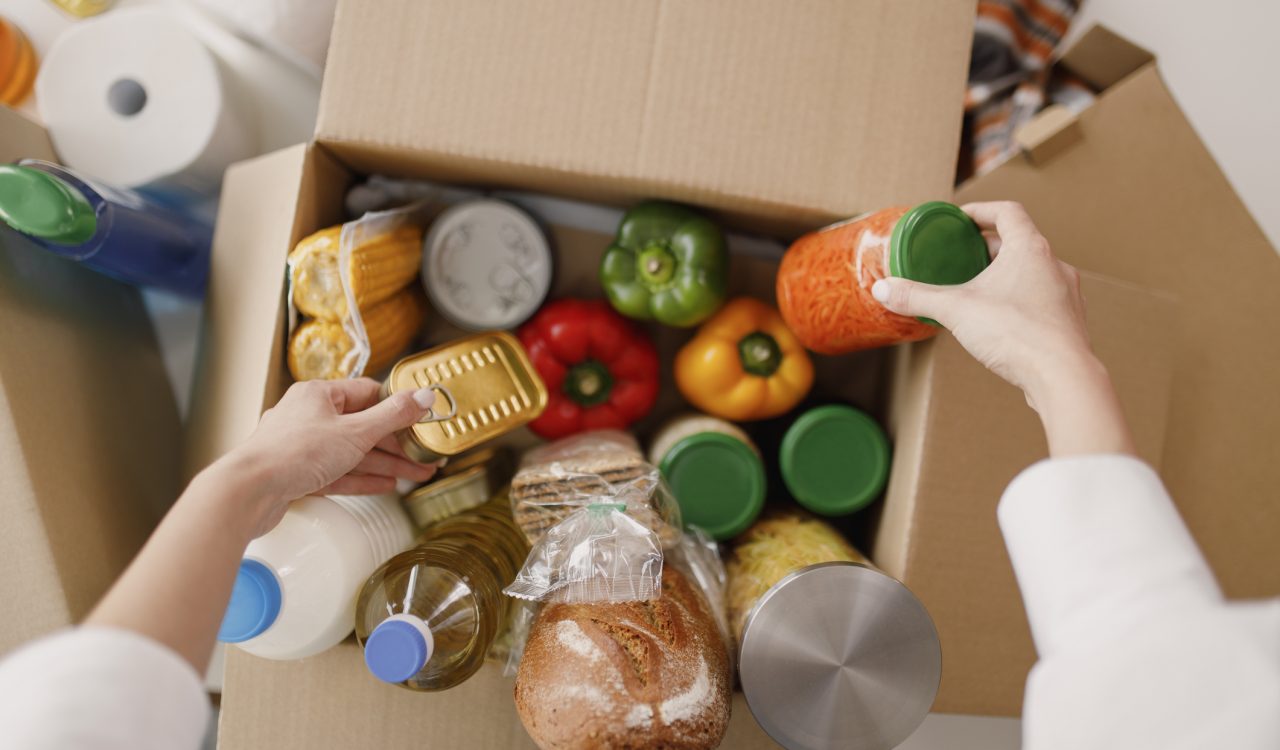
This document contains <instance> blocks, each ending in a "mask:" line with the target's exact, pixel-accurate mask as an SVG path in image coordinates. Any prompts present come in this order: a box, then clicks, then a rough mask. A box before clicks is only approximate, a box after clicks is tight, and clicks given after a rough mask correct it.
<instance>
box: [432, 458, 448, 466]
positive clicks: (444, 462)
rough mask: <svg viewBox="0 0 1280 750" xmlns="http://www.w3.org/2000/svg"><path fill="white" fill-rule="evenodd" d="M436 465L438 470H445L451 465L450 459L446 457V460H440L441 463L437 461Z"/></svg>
mask: <svg viewBox="0 0 1280 750" xmlns="http://www.w3.org/2000/svg"><path fill="white" fill-rule="evenodd" d="M434 465H435V467H436V468H437V469H443V468H444V467H445V466H448V465H449V457H448V456H445V457H444V458H442V459H440V460H439V461H436V462H435V464H434Z"/></svg>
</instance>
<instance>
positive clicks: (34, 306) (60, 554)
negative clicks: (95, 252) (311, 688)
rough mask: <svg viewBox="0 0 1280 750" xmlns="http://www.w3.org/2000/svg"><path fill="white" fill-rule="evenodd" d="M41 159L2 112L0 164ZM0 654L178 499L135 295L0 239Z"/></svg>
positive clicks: (87, 595) (46, 624) (65, 620)
mask: <svg viewBox="0 0 1280 750" xmlns="http://www.w3.org/2000/svg"><path fill="white" fill-rule="evenodd" d="M24 157H36V158H44V159H52V158H53V149H52V147H51V146H50V144H49V139H48V137H47V135H46V134H45V132H44V129H43V128H41V127H40V126H39V125H37V124H36V123H34V122H32V121H31V120H29V119H27V118H26V117H24V116H22V115H21V114H19V113H17V112H15V111H13V110H11V109H7V108H3V107H0V163H8V162H12V161H14V160H17V159H21V158H24ZM0 351H3V352H4V356H3V357H0V477H3V489H4V491H3V492H0V515H2V516H3V518H4V521H3V523H0V548H3V549H4V550H5V551H6V555H7V556H8V558H7V559H9V560H12V561H16V562H17V565H16V566H15V565H8V566H5V567H4V568H3V569H0V597H2V598H3V600H4V601H5V602H6V605H7V606H8V607H9V608H8V609H7V610H6V611H7V612H9V613H11V614H7V615H6V617H4V618H3V620H0V652H3V651H6V650H8V649H9V648H11V647H13V646H15V645H17V644H18V643H20V642H22V641H25V640H28V639H30V638H32V637H35V636H37V635H40V634H42V633H46V632H48V631H50V630H52V629H54V628H57V627H61V626H65V625H67V624H69V623H71V622H73V621H74V620H77V619H79V618H80V617H82V616H84V614H86V613H87V612H88V610H89V608H90V607H91V606H92V605H93V604H94V602H95V601H96V600H97V599H98V597H100V596H101V595H102V594H103V593H104V592H105V591H106V589H107V587H108V586H110V585H111V582H112V581H113V580H114V579H115V577H116V576H117V575H119V573H120V572H121V571H122V570H123V569H124V567H125V566H126V565H127V564H128V562H129V560H130V559H131V558H132V557H133V555H134V554H135V553H136V552H137V551H138V548H139V547H140V546H141V545H142V542H143V541H144V540H145V539H146V537H147V535H148V534H149V533H150V532H151V529H152V528H154V526H155V524H156V522H157V521H158V520H159V518H160V516H161V514H162V513H163V511H164V509H165V508H166V507H168V504H169V503H171V502H172V501H173V499H174V497H176V494H177V491H178V471H177V465H178V450H179V446H180V444H181V426H180V424H179V420H178V410H177V404H176V403H175V402H174V400H173V390H172V389H171V388H170V387H169V381H168V377H167V375H166V373H165V369H164V363H163V361H162V359H161V357H160V351H159V346H158V344H157V342H156V337H155V332H154V331H153V330H152V327H151V321H150V319H149V318H148V316H147V312H146V308H145V307H144V306H143V303H142V297H141V295H140V294H139V293H138V291H137V290H136V289H134V288H133V287H130V286H127V285H125V284H122V283H120V282H118V281H115V280H112V279H109V278H107V277H105V276H103V275H101V274H98V273H96V272H94V271H92V270H90V269H88V268H85V267H84V266H82V265H79V264H77V263H74V262H71V261H68V260H65V259H62V258H58V257H56V256H54V255H52V254H51V253H47V252H45V251H43V250H40V249H39V248H36V247H33V246H30V245H27V244H25V243H23V242H21V241H19V240H17V239H16V236H15V235H13V234H9V233H6V234H0Z"/></svg>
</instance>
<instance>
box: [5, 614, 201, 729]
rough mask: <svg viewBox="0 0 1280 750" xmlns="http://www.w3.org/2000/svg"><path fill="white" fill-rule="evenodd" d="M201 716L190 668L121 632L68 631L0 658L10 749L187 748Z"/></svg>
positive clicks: (163, 649) (198, 691) (155, 646)
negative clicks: (11, 747) (11, 743)
mask: <svg viewBox="0 0 1280 750" xmlns="http://www.w3.org/2000/svg"><path fill="white" fill-rule="evenodd" d="M209 713H210V709H209V698H208V695H206V693H205V690H204V683H203V681H202V680H201V678H200V675H198V674H196V671H195V670H194V669H192V668H191V665H190V664H188V663H187V662H186V661H185V660H184V659H182V658H181V657H180V656H178V655H177V654H176V653H174V652H173V651H172V650H170V649H169V648H167V647H166V646H163V645H161V644H159V643H157V642H155V641H153V640H151V639H150V638H147V637H145V636H143V635H140V634H138V633H134V632H132V631H129V630H123V629H117V628H106V627H79V628H72V629H69V630H64V631H62V632H60V633H56V634H54V635H51V636H48V637H46V638H42V639H40V640H38V641H35V642H33V643H31V644H28V645H26V646H24V647H22V648H20V649H19V650H17V651H15V652H14V653H13V654H11V655H9V656H8V657H7V658H5V659H4V660H3V661H0V737H4V738H5V741H6V742H9V741H12V742H13V747H22V748H64V747H79V748H95V749H97V748H103V749H105V748H111V749H112V750H114V749H115V748H122V749H123V748H129V749H130V750H138V749H143V750H150V749H151V748H157V749H158V748H165V749H166V750H186V749H190V750H195V749H196V748H199V747H200V744H201V742H202V741H203V738H204V734H205V729H206V724H207V723H208V720H209Z"/></svg>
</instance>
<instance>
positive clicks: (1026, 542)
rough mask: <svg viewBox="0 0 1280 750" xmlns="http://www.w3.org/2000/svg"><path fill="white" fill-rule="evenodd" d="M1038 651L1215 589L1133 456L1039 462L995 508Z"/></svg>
mask: <svg viewBox="0 0 1280 750" xmlns="http://www.w3.org/2000/svg"><path fill="white" fill-rule="evenodd" d="M998 517H999V520H1000V529H1001V531H1002V532H1003V533H1004V538H1005V544H1006V546H1007V547H1008V549H1009V557H1010V559H1011V560H1012V562H1013V569H1014V573H1015V574H1016V575H1017V578H1018V586H1019V588H1021V590H1022V599H1023V602H1024V604H1025V605H1026V609H1027V618H1028V619H1029V620H1030V622H1031V632H1032V635H1033V636H1034V638H1035V642H1036V648H1037V650H1038V651H1039V652H1040V655H1041V657H1044V656H1046V655H1048V654H1049V653H1050V652H1052V651H1053V650H1054V649H1055V648H1057V647H1059V646H1061V645H1062V644H1064V643H1066V642H1068V641H1072V642H1080V641H1082V640H1086V639H1088V638H1089V637H1090V636H1092V635H1096V634H1099V631H1100V630H1102V629H1106V628H1110V627H1119V626H1122V625H1123V624H1124V623H1127V622H1128V621H1129V620H1130V619H1131V618H1132V617H1137V616H1142V615H1144V614H1147V613H1150V612H1152V611H1155V610H1159V609H1163V608H1165V607H1167V606H1171V605H1180V604H1183V603H1186V602H1187V600H1188V599H1197V600H1200V601H1204V600H1210V601H1218V600H1220V599H1221V593H1220V592H1219V590H1218V586H1217V584H1216V583H1215V582H1214V580H1213V575H1212V574H1211V573H1210V572H1209V568H1208V566H1207V565H1206V564H1205V561H1204V558H1203V557H1202V556H1201V554H1200V551H1199V549H1197V548H1196V545H1195V542H1194V541H1193V540H1192V538H1191V535H1190V533H1188V531H1187V528H1186V526H1185V525H1183V523H1182V519H1181V517H1179V516H1178V512H1177V510H1176V509H1175V508H1174V506H1173V503H1172V501H1171V500H1170V499H1169V495H1168V493H1167V492H1166V491H1165V488H1164V485H1163V483H1161V481H1160V477H1159V476H1157V475H1156V473H1155V471H1153V470H1152V469H1151V467H1149V466H1147V465H1146V464H1144V463H1142V462H1141V461H1139V460H1138V459H1136V458H1132V457H1130V456H1122V455H1094V456H1076V457H1071V458H1062V459H1050V460H1046V461H1041V462H1039V463H1037V464H1035V465H1033V466H1031V467H1030V468H1028V469H1026V470H1025V471H1023V472H1022V473H1021V474H1019V475H1018V476H1017V477H1016V478H1015V479H1014V480H1013V482H1012V483H1011V484H1010V485H1009V487H1008V489H1006V490H1005V493H1004V497H1003V498H1001V501H1000V507H999V511H998Z"/></svg>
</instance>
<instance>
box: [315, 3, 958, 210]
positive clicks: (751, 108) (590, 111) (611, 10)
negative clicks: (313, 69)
mask: <svg viewBox="0 0 1280 750" xmlns="http://www.w3.org/2000/svg"><path fill="white" fill-rule="evenodd" d="M973 9H974V3H973V1H972V0H804V2H782V1H781V0H702V1H701V2H696V3H688V2H664V0H626V1H625V2H609V3H582V2H577V1H576V0H553V1H551V2H538V3H512V2H494V1H493V0H486V1H485V2H472V1H470V0H419V1H418V2H389V3H378V4H368V3H354V2H347V3H342V4H341V5H340V7H339V9H338V16H337V21H336V23H335V27H334V35H333V40H332V46H331V47H330V52H329V63H328V69H327V70H326V75H325V83H324V93H323V97H322V101H321V108H320V120H319V125H318V126H317V139H318V140H320V141H323V142H325V143H327V144H329V145H330V146H331V147H332V149H333V150H334V152H335V153H336V154H338V155H339V156H340V157H341V158H343V159H344V160H345V161H347V162H348V163H349V164H352V165H353V166H355V167H357V168H359V169H362V170H365V171H375V170H378V169H382V170H390V171H404V170H405V169H406V166H407V165H408V166H409V168H410V169H411V170H412V171H415V172H423V173H430V174H432V175H433V176H435V177H436V178H437V179H441V180H467V181H473V182H474V181H479V182H482V183H491V184H502V185H507V186H513V187H520V188H526V189H533V190H543V191H549V192H556V193H561V194H567V195H575V196H579V197H585V198H589V199H591V200H596V201H602V200H608V201H611V202H615V203H629V202H633V201H635V200H637V199H640V198H645V197H649V196H652V195H663V196H667V197H669V198H673V199H679V200H686V201H690V202H694V203H698V204H701V205H703V206H707V207H711V208H715V209H722V210H725V211H728V212H731V213H733V214H734V215H735V216H736V218H738V219H739V220H740V222H741V220H742V219H744V218H747V217H749V219H750V220H751V221H752V222H753V223H757V224H758V223H763V222H767V223H769V224H771V225H774V226H788V227H790V228H792V229H795V228H800V227H804V228H808V227H812V226H816V225H819V224H822V223H826V222H827V221H830V220H834V219H837V218H843V217H845V216H848V215H851V214H855V213H858V212H861V211H864V210H867V209H871V208H876V207H878V206H882V205H890V204H897V203H913V202H918V201H923V200H926V199H928V198H932V197H935V196H938V195H947V194H948V193H949V192H950V190H951V180H952V175H953V174H954V172H953V167H954V165H955V158H956V149H957V145H958V143H959V135H960V130H959V123H960V116H961V104H962V98H963V97H962V96H961V92H962V91H963V86H964V76H965V70H966V67H967V63H968V55H969V46H970V43H971V33H972V27H973Z"/></svg>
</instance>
